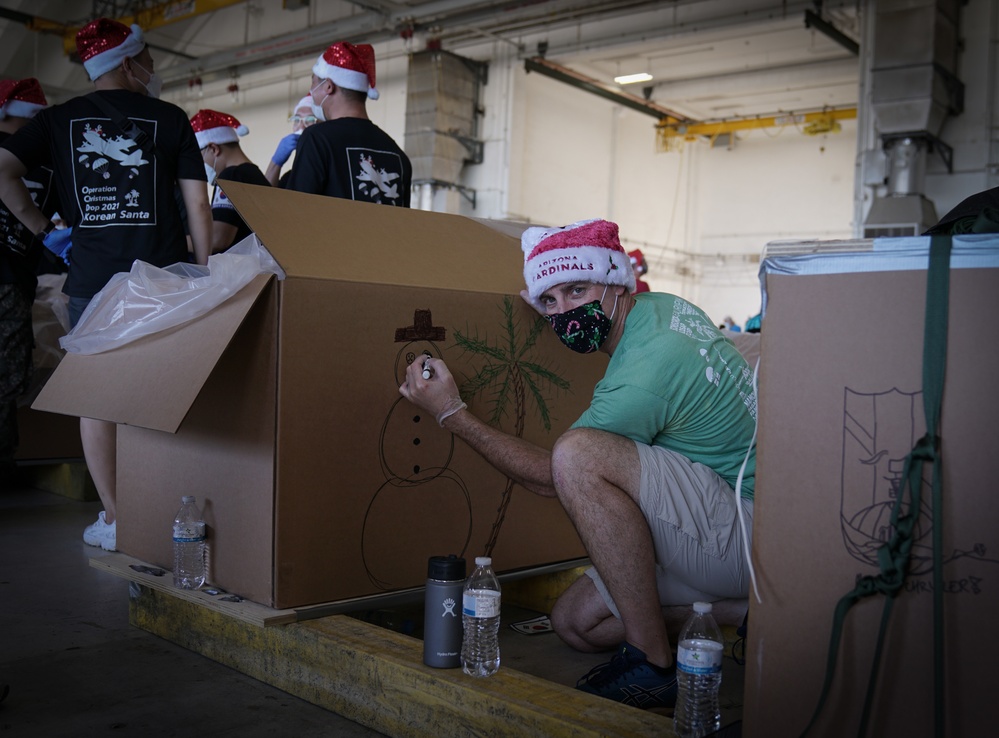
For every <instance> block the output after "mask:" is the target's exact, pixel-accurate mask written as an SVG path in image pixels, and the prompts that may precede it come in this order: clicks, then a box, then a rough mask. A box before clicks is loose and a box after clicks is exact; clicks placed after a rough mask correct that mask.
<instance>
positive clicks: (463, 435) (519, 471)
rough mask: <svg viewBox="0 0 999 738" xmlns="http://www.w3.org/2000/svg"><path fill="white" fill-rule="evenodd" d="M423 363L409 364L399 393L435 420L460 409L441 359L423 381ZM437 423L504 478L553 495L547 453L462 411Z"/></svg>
mask: <svg viewBox="0 0 999 738" xmlns="http://www.w3.org/2000/svg"><path fill="white" fill-rule="evenodd" d="M423 363H424V362H423V359H422V358H417V360H416V361H414V362H413V363H412V364H410V365H409V368H408V369H407V370H406V382H405V383H404V384H403V385H402V387H400V388H399V392H401V393H402V395H403V396H404V397H405V398H406V399H408V400H409V401H410V402H412V403H413V404H415V405H416V406H417V407H420V408H422V409H424V410H426V411H427V412H430V413H432V414H433V415H434V417H435V418H440V416H441V414H442V413H444V412H448V411H449V409H451V408H456V407H459V406H463V403H462V402H461V398H460V397H459V394H458V387H457V385H456V384H455V382H454V378H453V377H452V376H451V372H450V371H448V368H447V365H446V364H445V363H444V362H443V361H442V360H441V359H432V360H431V362H430V365H429V368H430V370H431V372H432V373H431V375H430V378H429V379H424V378H423V371H424V368H423ZM439 422H441V424H442V425H443V427H444V429H445V430H447V431H449V432H451V433H453V434H454V435H456V436H458V438H460V439H461V440H463V441H464V442H465V443H467V444H468V445H469V446H471V447H472V449H473V450H475V451H476V452H477V453H478V454H479V455H480V456H482V458H484V459H485V460H486V461H488V462H489V463H490V464H492V465H493V466H494V467H496V469H497V470H498V471H499V472H501V473H502V474H504V475H505V476H507V477H509V478H510V479H512V480H513V481H515V482H517V483H518V484H520V485H521V486H523V487H525V488H526V489H529V490H530V491H531V492H534V493H536V494H539V495H542V496H544V497H554V496H555V486H554V484H553V483H552V467H551V452H550V451H546V450H545V449H543V448H541V447H540V446H537V445H535V444H533V443H531V442H530V441H525V440H524V439H523V438H517V437H516V436H514V435H511V434H509V433H504V432H503V431H501V430H499V429H497V428H493V427H492V426H490V425H488V424H486V423H483V422H482V421H481V420H479V419H478V418H476V417H475V416H474V415H472V413H470V412H469V411H468V410H467V409H464V408H463V409H461V410H457V411H456V412H453V411H451V412H450V414H448V415H447V416H446V417H445V418H444V419H443V420H439Z"/></svg>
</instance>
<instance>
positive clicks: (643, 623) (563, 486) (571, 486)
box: [552, 428, 673, 667]
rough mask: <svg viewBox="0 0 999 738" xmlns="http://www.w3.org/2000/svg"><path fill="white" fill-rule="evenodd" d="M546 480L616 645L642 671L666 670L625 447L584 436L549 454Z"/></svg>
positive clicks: (646, 539)
mask: <svg viewBox="0 0 999 738" xmlns="http://www.w3.org/2000/svg"><path fill="white" fill-rule="evenodd" d="M552 477H553V480H554V482H555V489H556V492H557V493H558V498H559V501H560V502H561V503H562V506H563V507H564V508H565V510H566V512H567V513H568V514H569V518H570V519H571V520H572V522H573V524H574V525H575V527H576V531H577V532H578V533H579V537H580V538H581V539H582V541H583V546H584V547H585V548H586V552H587V554H588V555H589V557H590V560H591V561H592V562H593V565H594V566H595V567H596V569H597V571H599V572H600V573H601V578H602V579H603V581H604V584H605V585H606V586H607V589H608V591H609V592H610V594H611V597H612V598H613V599H614V603H615V604H616V605H617V607H618V610H619V611H620V613H621V622H622V625H623V629H624V640H626V641H627V642H628V643H630V644H631V645H633V646H635V647H636V648H638V649H641V650H642V651H643V652H644V653H645V656H646V658H647V659H648V661H649V663H651V664H654V665H656V666H661V667H668V666H670V665H671V664H672V663H673V655H672V654H671V653H670V646H669V640H668V638H667V635H666V626H665V623H664V622H663V617H662V611H661V607H660V604H659V592H658V590H657V588H656V579H655V554H654V550H653V546H652V535H651V533H650V532H649V526H648V524H647V523H646V522H645V516H644V515H643V514H642V511H641V510H640V509H639V507H638V494H639V489H638V488H639V483H640V481H641V468H640V463H639V459H638V451H637V449H636V448H635V444H634V442H633V441H631V440H630V439H627V438H623V437H621V436H616V435H614V434H611V433H604V432H602V431H595V430H591V429H586V428H578V429H575V430H570V431H568V432H567V433H566V434H564V435H563V436H562V437H561V438H560V439H559V440H558V442H557V443H556V444H555V448H554V449H553V451H552Z"/></svg>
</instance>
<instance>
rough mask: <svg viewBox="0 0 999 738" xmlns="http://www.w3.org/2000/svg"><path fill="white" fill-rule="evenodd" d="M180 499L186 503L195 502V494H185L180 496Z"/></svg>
mask: <svg viewBox="0 0 999 738" xmlns="http://www.w3.org/2000/svg"><path fill="white" fill-rule="evenodd" d="M180 501H181V502H182V503H183V504H185V505H186V504H187V503H189V502H194V495H184V496H183V497H181V498H180Z"/></svg>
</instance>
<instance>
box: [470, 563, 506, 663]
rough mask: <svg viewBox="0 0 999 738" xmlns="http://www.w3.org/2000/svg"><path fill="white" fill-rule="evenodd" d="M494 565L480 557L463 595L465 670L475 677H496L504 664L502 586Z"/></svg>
mask: <svg viewBox="0 0 999 738" xmlns="http://www.w3.org/2000/svg"><path fill="white" fill-rule="evenodd" d="M492 563H493V560H492V559H491V558H489V557H488V556H476V557H475V571H473V572H472V575H471V576H470V577H469V578H468V580H467V581H466V582H465V589H464V592H463V593H462V608H461V613H462V622H463V624H464V629H465V633H464V637H463V638H462V641H461V669H462V671H464V672H465V673H466V674H468V675H470V676H475V677H487V676H492V675H493V674H495V673H496V672H497V671H498V670H499V665H500V652H499V625H500V585H499V580H498V579H496V575H495V574H494V573H493V568H492Z"/></svg>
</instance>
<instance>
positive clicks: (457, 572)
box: [423, 554, 465, 669]
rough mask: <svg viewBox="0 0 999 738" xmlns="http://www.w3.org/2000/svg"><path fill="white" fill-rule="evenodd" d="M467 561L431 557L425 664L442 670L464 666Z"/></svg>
mask: <svg viewBox="0 0 999 738" xmlns="http://www.w3.org/2000/svg"><path fill="white" fill-rule="evenodd" d="M464 587H465V560H464V559H460V558H458V557H457V556H455V555H454V554H451V555H450V556H431V557H430V561H429V562H428V564H427V591H426V594H425V598H424V604H423V663H424V664H426V665H427V666H434V667H437V668H438V669H451V668H455V667H458V666H461V636H462V627H461V598H462V591H463V590H464Z"/></svg>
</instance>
